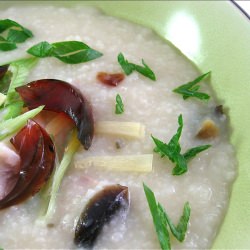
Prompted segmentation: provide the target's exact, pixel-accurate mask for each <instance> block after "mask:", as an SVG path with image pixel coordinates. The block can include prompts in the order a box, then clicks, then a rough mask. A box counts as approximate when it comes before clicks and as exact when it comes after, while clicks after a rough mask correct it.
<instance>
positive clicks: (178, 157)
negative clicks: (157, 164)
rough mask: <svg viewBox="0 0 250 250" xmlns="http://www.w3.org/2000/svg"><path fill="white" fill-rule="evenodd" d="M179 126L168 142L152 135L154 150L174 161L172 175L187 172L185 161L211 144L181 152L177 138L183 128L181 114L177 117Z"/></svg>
mask: <svg viewBox="0 0 250 250" xmlns="http://www.w3.org/2000/svg"><path fill="white" fill-rule="evenodd" d="M178 123H179V127H178V129H177V132H176V134H175V135H174V136H173V137H172V138H171V140H170V141H169V143H168V144H166V143H164V142H162V141H160V140H159V139H157V138H155V137H153V136H152V139H153V141H154V143H155V145H156V147H155V149H154V151H155V152H156V153H159V154H160V156H161V157H164V156H167V157H168V158H169V160H170V161H172V162H173V163H175V164H176V165H175V167H174V168H173V170H172V174H173V175H181V174H184V173H185V172H187V170H188V169H187V161H188V160H190V159H192V158H193V157H195V156H196V155H197V154H198V153H200V152H202V151H204V150H206V149H208V148H209V147H211V145H201V146H198V147H194V148H191V149H189V150H187V152H186V153H184V154H181V146H180V143H179V139H180V137H181V132H182V128H183V120H182V115H179V117H178Z"/></svg>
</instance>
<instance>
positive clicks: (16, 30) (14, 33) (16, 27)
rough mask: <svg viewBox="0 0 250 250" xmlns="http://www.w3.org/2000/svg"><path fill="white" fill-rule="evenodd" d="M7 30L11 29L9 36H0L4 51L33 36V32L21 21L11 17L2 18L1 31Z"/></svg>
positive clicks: (0, 22)
mask: <svg viewBox="0 0 250 250" xmlns="http://www.w3.org/2000/svg"><path fill="white" fill-rule="evenodd" d="M6 30H9V31H8V34H7V38H6V39H5V38H3V37H1V38H0V50H2V51H8V50H13V49H15V48H16V43H23V42H25V41H26V40H27V39H28V38H30V37H33V34H32V32H31V31H30V30H28V29H26V28H25V27H23V26H22V25H20V24H19V23H17V22H15V21H13V20H10V19H4V20H0V33H2V32H4V31H6Z"/></svg>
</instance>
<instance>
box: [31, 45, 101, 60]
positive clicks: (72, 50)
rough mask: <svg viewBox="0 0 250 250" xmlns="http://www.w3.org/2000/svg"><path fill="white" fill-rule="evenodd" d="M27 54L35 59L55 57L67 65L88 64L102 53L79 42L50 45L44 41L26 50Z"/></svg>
mask: <svg viewBox="0 0 250 250" xmlns="http://www.w3.org/2000/svg"><path fill="white" fill-rule="evenodd" d="M27 52H28V53H29V54H31V55H33V56H35V57H41V58H43V57H56V58H57V59H59V60H61V61H62V62H65V63H69V64H77V63H83V62H88V61H91V60H94V59H96V58H98V57H100V56H102V53H100V52H98V51H96V50H93V49H92V48H90V47H89V46H88V45H87V44H85V43H83V42H79V41H65V42H57V43H51V44H50V43H48V42H46V41H45V42H40V43H38V44H36V45H34V46H32V47H31V48H30V49H28V50H27Z"/></svg>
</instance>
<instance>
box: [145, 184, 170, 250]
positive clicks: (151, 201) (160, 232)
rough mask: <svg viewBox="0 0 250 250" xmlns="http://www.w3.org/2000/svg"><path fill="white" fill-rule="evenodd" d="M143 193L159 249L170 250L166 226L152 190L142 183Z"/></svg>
mask: <svg viewBox="0 0 250 250" xmlns="http://www.w3.org/2000/svg"><path fill="white" fill-rule="evenodd" d="M143 188H144V192H145V195H146V198H147V201H148V206H149V209H150V212H151V215H152V217H153V222H154V226H155V231H156V233H157V237H158V240H159V243H160V246H161V249H163V250H168V249H171V246H170V239H169V233H168V230H167V224H166V223H165V221H164V220H163V217H162V214H161V213H160V211H159V209H158V205H157V203H156V199H155V195H154V193H153V192H152V190H151V189H150V188H149V187H148V186H147V185H146V184H145V183H143Z"/></svg>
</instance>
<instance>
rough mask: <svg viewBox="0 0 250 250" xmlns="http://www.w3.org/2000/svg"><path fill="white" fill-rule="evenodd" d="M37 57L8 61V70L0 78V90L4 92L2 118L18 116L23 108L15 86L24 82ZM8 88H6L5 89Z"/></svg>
mask: <svg viewBox="0 0 250 250" xmlns="http://www.w3.org/2000/svg"><path fill="white" fill-rule="evenodd" d="M37 61H38V59H37V58H34V57H32V58H24V59H20V60H17V61H14V62H12V63H10V65H9V68H8V72H7V73H6V74H5V75H4V77H3V78H2V79H1V80H0V86H2V87H3V89H2V87H0V91H1V90H3V92H2V93H4V94H6V100H5V102H4V109H5V111H4V117H3V119H4V120H8V119H10V118H14V117H16V116H18V115H19V114H20V113H21V111H22V108H23V101H22V100H21V99H20V96H19V94H18V93H17V92H16V90H15V88H16V87H19V86H22V85H23V84H24V83H25V80H26V78H27V77H28V75H29V73H30V71H31V70H32V68H33V67H34V66H35V65H36V63H37ZM6 89H8V90H6Z"/></svg>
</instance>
